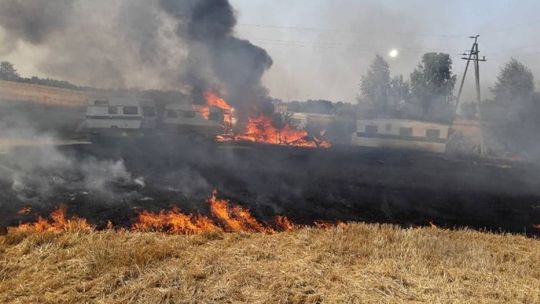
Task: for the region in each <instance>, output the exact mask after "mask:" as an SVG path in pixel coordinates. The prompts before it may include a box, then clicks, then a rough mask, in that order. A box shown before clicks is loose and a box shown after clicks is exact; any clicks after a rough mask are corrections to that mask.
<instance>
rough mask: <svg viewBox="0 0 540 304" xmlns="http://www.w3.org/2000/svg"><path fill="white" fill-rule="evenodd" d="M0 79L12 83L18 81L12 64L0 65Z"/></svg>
mask: <svg viewBox="0 0 540 304" xmlns="http://www.w3.org/2000/svg"><path fill="white" fill-rule="evenodd" d="M0 79H2V80H9V81H14V80H18V79H20V76H19V73H17V70H16V69H15V67H14V66H13V64H11V63H10V62H7V61H3V62H1V63H0Z"/></svg>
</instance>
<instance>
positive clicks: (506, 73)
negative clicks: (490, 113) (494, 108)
mask: <svg viewBox="0 0 540 304" xmlns="http://www.w3.org/2000/svg"><path fill="white" fill-rule="evenodd" d="M491 91H492V92H493V94H494V95H495V102H497V103H499V104H506V105H511V104H515V103H516V102H522V103H523V102H527V101H528V100H530V99H531V98H532V95H533V93H534V76H533V74H532V72H531V70H529V69H528V68H527V67H526V66H524V65H523V64H522V63H520V62H519V61H517V60H516V59H514V58H512V59H511V60H510V62H508V63H507V64H506V65H505V66H504V67H503V68H502V69H501V71H500V73H499V76H497V82H496V83H495V86H494V87H493V88H492V89H491Z"/></svg>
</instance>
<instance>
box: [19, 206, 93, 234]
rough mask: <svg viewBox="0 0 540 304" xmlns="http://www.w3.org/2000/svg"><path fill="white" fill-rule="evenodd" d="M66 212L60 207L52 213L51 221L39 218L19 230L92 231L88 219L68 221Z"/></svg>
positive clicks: (71, 219)
mask: <svg viewBox="0 0 540 304" xmlns="http://www.w3.org/2000/svg"><path fill="white" fill-rule="evenodd" d="M66 211H67V209H66V207H64V206H60V207H59V208H58V209H56V210H54V211H53V212H52V213H51V215H50V219H49V220H47V219H44V218H42V217H39V218H38V220H37V221H36V222H35V223H32V224H21V225H19V227H18V229H19V230H22V231H27V232H46V231H52V232H62V231H80V230H91V229H92V226H91V225H90V224H89V223H88V221H87V220H86V219H82V218H77V217H73V218H70V219H67V218H66Z"/></svg>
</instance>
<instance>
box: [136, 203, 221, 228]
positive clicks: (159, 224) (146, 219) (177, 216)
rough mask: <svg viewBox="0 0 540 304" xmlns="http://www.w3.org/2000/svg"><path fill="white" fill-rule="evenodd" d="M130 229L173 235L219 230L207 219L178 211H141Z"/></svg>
mask: <svg viewBox="0 0 540 304" xmlns="http://www.w3.org/2000/svg"><path fill="white" fill-rule="evenodd" d="M132 228H133V230H136V231H143V232H148V231H155V232H167V233H173V234H197V233H202V232H207V231H220V230H221V229H220V228H219V227H218V226H216V225H215V224H214V223H213V222H212V221H211V220H210V219H209V218H207V217H204V216H193V215H187V214H183V213H181V212H180V211H179V210H178V209H173V210H171V211H163V210H162V211H160V212H159V213H151V212H148V211H143V212H142V213H141V214H139V218H138V221H137V222H136V223H135V224H134V225H133V227H132Z"/></svg>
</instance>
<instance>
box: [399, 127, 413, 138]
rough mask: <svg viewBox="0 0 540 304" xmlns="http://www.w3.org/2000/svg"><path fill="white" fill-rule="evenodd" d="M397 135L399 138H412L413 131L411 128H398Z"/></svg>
mask: <svg viewBox="0 0 540 304" xmlns="http://www.w3.org/2000/svg"><path fill="white" fill-rule="evenodd" d="M399 135H400V136H412V135H413V130H412V128H399Z"/></svg>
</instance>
